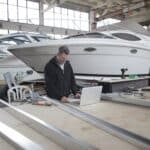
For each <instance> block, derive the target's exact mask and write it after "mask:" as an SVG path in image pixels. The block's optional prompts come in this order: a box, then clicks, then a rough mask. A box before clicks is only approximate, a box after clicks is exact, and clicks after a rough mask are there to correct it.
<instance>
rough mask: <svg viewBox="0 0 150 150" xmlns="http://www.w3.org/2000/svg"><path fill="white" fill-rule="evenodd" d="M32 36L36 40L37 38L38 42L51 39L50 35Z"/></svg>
mask: <svg viewBox="0 0 150 150" xmlns="http://www.w3.org/2000/svg"><path fill="white" fill-rule="evenodd" d="M32 38H33V39H34V40H36V41H37V42H41V41H49V40H50V37H48V36H32Z"/></svg>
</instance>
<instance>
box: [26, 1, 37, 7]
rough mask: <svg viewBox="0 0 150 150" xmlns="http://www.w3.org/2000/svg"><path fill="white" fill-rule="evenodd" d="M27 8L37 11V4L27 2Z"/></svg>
mask: <svg viewBox="0 0 150 150" xmlns="http://www.w3.org/2000/svg"><path fill="white" fill-rule="evenodd" d="M27 7H28V8H33V9H39V3H38V2H32V1H27Z"/></svg>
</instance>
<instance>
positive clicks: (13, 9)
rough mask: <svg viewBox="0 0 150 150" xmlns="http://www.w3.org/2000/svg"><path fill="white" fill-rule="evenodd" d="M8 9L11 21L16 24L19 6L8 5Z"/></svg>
mask: <svg viewBox="0 0 150 150" xmlns="http://www.w3.org/2000/svg"><path fill="white" fill-rule="evenodd" d="M8 9H9V20H10V21H15V22H16V21H17V20H18V16H17V6H14V5H8Z"/></svg>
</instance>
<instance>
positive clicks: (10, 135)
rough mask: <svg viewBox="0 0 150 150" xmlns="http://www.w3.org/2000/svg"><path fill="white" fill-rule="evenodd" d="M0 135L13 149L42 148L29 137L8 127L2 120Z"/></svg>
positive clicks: (29, 149) (41, 149) (36, 149)
mask: <svg viewBox="0 0 150 150" xmlns="http://www.w3.org/2000/svg"><path fill="white" fill-rule="evenodd" d="M0 136H1V137H3V138H4V139H5V140H6V141H7V142H8V143H9V144H11V145H12V146H13V147H14V148H15V149H19V150H25V149H26V150H33V149H34V150H44V149H43V148H42V147H41V146H39V145H38V144H35V143H33V142H32V141H31V140H30V139H28V138H26V137H25V136H23V135H22V134H20V133H19V132H17V131H15V130H14V129H12V128H10V127H8V126H7V125H5V124H4V123H2V122H0ZM14 137H15V138H14Z"/></svg>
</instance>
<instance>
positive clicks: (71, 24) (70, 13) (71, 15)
mask: <svg viewBox="0 0 150 150" xmlns="http://www.w3.org/2000/svg"><path fill="white" fill-rule="evenodd" d="M68 19H69V20H68V28H69V29H74V11H73V10H70V9H69V10H68Z"/></svg>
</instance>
